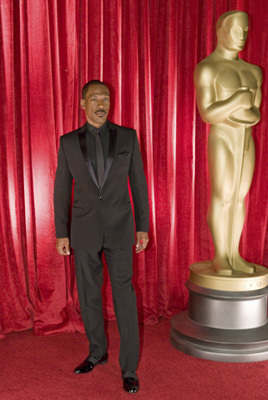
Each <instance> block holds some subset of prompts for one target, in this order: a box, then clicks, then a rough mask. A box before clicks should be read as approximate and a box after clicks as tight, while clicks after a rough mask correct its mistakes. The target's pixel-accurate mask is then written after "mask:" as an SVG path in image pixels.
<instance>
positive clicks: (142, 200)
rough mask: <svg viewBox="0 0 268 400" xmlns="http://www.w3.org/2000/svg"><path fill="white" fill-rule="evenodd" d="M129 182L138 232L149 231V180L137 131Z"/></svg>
mask: <svg viewBox="0 0 268 400" xmlns="http://www.w3.org/2000/svg"><path fill="white" fill-rule="evenodd" d="M129 183H130V187H131V193H132V199H133V204H134V213H135V223H136V231H137V232H148V231H149V201H148V188H147V182H146V178H145V175H144V171H143V162H142V158H141V153H140V149H139V142H138V139H137V135H136V131H135V132H134V144H133V153H132V158H131V163H130V168H129Z"/></svg>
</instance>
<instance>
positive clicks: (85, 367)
mask: <svg viewBox="0 0 268 400" xmlns="http://www.w3.org/2000/svg"><path fill="white" fill-rule="evenodd" d="M107 362H108V354H107V353H106V354H104V355H103V356H102V357H100V358H95V357H88V358H86V359H85V361H83V362H82V364H80V365H78V367H76V368H75V369H74V373H75V374H86V373H87V372H91V371H92V370H93V369H94V368H95V367H96V365H99V364H100V365H101V364H106V363H107Z"/></svg>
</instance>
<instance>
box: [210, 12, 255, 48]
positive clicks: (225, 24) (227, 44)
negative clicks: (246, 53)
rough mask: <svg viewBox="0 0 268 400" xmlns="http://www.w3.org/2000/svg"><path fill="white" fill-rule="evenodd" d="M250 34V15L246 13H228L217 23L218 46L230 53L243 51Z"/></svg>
mask: <svg viewBox="0 0 268 400" xmlns="http://www.w3.org/2000/svg"><path fill="white" fill-rule="evenodd" d="M247 34H248V15H247V13H245V12H244V11H228V12H226V13H224V14H222V15H221V16H220V18H219V19H218V22H217V38H218V44H219V45H222V46H223V47H224V48H226V49H227V50H230V51H240V50H243V48H244V46H245V43H246V39H247Z"/></svg>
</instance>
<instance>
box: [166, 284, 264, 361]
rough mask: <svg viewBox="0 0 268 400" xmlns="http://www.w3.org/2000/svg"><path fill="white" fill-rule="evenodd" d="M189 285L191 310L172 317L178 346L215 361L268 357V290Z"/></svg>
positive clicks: (250, 359)
mask: <svg viewBox="0 0 268 400" xmlns="http://www.w3.org/2000/svg"><path fill="white" fill-rule="evenodd" d="M186 286H187V287H188V289H189V292H190V299H189V311H186V312H183V313H180V314H177V315H175V316H174V317H173V318H172V319H171V325H172V328H171V331H170V341H171V344H172V345H173V346H174V347H175V348H176V349H178V350H180V351H182V352H184V353H186V354H189V355H192V356H195V357H199V358H204V359H207V360H214V361H228V362H252V361H264V360H267V359H268V322H267V289H261V290H256V291H254V292H240V293H237V292H235V293H234V292H225V291H217V290H211V289H205V288H201V287H200V286H197V285H194V284H192V283H191V282H187V285H186Z"/></svg>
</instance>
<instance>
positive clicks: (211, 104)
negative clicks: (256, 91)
mask: <svg viewBox="0 0 268 400" xmlns="http://www.w3.org/2000/svg"><path fill="white" fill-rule="evenodd" d="M217 73H218V71H217V63H210V65H209V64H208V63H200V64H198V65H197V66H196V68H195V72H194V82H195V88H196V100H197V106H198V110H199V112H200V115H201V118H202V119H203V121H205V122H206V123H208V124H217V123H220V122H224V121H225V120H226V119H227V118H228V117H229V116H230V115H232V114H233V113H234V112H236V111H237V110H239V109H249V108H250V107H252V93H251V92H250V90H248V89H238V90H237V91H236V92H235V93H234V94H232V96H230V97H228V98H227V99H225V100H220V101H217V100H216V90H215V82H216V79H217Z"/></svg>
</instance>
